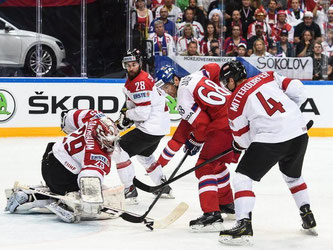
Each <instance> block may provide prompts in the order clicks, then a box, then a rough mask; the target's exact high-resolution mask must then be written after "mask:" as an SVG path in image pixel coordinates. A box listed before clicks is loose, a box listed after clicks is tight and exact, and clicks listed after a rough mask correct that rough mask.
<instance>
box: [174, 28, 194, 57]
mask: <svg viewBox="0 0 333 250" xmlns="http://www.w3.org/2000/svg"><path fill="white" fill-rule="evenodd" d="M192 41H194V42H196V43H197V44H198V46H197V48H199V41H198V39H196V38H195V37H194V33H193V28H192V24H190V23H186V24H185V26H184V32H183V35H182V36H181V37H179V38H178V41H177V52H178V54H182V53H184V52H187V46H188V45H189V44H190V42H192ZM198 52H199V49H198Z"/></svg>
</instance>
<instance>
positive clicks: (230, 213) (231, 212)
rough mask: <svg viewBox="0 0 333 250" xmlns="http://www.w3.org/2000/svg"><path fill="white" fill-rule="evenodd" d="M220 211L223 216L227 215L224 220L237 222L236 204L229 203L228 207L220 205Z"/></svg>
mask: <svg viewBox="0 0 333 250" xmlns="http://www.w3.org/2000/svg"><path fill="white" fill-rule="evenodd" d="M220 210H221V213H222V214H225V215H226V217H225V218H224V219H225V220H235V219H236V215H235V205H234V203H233V202H232V203H229V204H226V205H220Z"/></svg>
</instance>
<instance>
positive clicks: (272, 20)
mask: <svg viewBox="0 0 333 250" xmlns="http://www.w3.org/2000/svg"><path fill="white" fill-rule="evenodd" d="M277 6H278V5H277V1H276V0H270V1H269V4H268V9H267V16H266V20H265V21H266V23H267V24H268V25H269V26H270V28H271V29H272V28H273V26H274V25H275V24H276V23H277V10H276V9H277Z"/></svg>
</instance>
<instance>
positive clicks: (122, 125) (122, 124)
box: [116, 108, 134, 131]
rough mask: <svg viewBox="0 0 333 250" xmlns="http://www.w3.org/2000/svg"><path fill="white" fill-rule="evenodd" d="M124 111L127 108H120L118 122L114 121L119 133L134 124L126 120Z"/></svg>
mask: <svg viewBox="0 0 333 250" xmlns="http://www.w3.org/2000/svg"><path fill="white" fill-rule="evenodd" d="M126 111H127V108H122V109H121V110H120V116H119V118H118V120H117V121H116V125H117V128H118V130H119V131H124V130H126V129H128V128H130V127H131V126H132V125H133V124H134V122H133V121H132V120H131V119H128V118H127V117H126Z"/></svg>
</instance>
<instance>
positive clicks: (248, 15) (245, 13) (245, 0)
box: [240, 0, 255, 38]
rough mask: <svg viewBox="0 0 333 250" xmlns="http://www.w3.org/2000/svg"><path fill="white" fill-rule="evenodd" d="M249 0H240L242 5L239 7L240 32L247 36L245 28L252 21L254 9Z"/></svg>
mask: <svg viewBox="0 0 333 250" xmlns="http://www.w3.org/2000/svg"><path fill="white" fill-rule="evenodd" d="M250 5H251V0H242V7H241V9H240V14H241V22H242V30H243V32H242V34H243V36H244V37H245V38H247V35H246V34H247V30H248V27H249V25H250V24H251V23H253V21H254V20H255V19H254V12H255V9H254V8H253V7H251V6H250Z"/></svg>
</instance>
